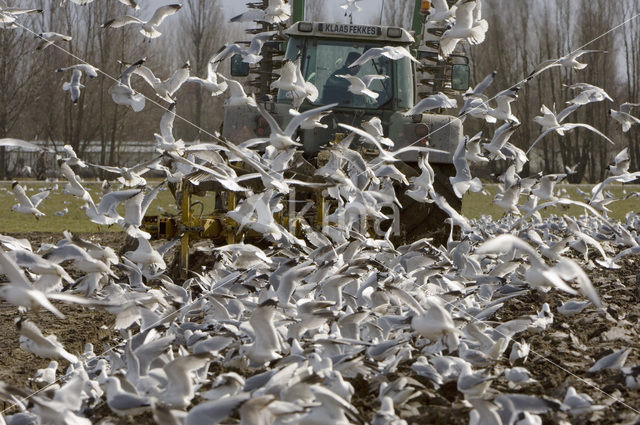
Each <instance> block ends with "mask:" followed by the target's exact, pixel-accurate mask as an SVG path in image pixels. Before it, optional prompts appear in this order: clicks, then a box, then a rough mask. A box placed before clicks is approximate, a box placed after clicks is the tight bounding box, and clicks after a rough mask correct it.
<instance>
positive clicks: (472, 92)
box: [462, 71, 498, 98]
mask: <svg viewBox="0 0 640 425" xmlns="http://www.w3.org/2000/svg"><path fill="white" fill-rule="evenodd" d="M496 75H498V71H493V72H491V74H489V75H487V76H486V77H484V78H483V79H482V81H480V82H479V83H478V84H476V86H475V87H474V88H473V89H472V88H469V89H468V90H467V91H466V92H464V94H463V95H462V97H464V98H467V97H469V96H476V95H479V94H482V93H484V91H485V90H486V89H487V87H489V86H490V85H491V83H493V80H494V79H495V78H496Z"/></svg>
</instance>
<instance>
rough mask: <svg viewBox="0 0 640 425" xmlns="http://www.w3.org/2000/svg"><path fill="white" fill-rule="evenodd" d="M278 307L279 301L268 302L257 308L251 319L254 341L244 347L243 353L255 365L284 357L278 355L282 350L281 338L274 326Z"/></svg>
mask: <svg viewBox="0 0 640 425" xmlns="http://www.w3.org/2000/svg"><path fill="white" fill-rule="evenodd" d="M277 306H278V302H277V301H275V300H266V301H265V302H263V303H261V304H260V305H258V306H257V307H256V308H255V310H254V311H253V314H252V315H251V318H250V319H249V324H250V325H251V328H252V329H253V332H254V340H253V343H252V344H250V345H248V346H244V347H243V351H244V353H245V354H246V355H247V357H248V358H249V359H250V360H251V361H252V362H254V363H257V364H263V363H266V362H268V361H271V360H275V359H279V358H280V357H282V356H281V355H280V354H279V353H278V351H280V348H281V342H280V336H279V334H278V332H277V331H276V328H275V326H274V324H273V318H274V315H275V313H276V307H277Z"/></svg>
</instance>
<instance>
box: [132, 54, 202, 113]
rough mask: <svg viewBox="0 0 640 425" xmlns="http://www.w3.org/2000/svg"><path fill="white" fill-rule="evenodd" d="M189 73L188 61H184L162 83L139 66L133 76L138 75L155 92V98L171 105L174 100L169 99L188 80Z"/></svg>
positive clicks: (151, 72)
mask: <svg viewBox="0 0 640 425" xmlns="http://www.w3.org/2000/svg"><path fill="white" fill-rule="evenodd" d="M190 71H191V64H190V63H189V61H186V62H185V63H184V65H182V66H181V67H180V68H178V69H177V70H175V71H174V73H173V74H172V75H171V77H169V78H167V79H166V80H164V81H162V80H160V79H159V78H158V77H156V76H155V75H154V74H153V71H151V70H150V69H149V68H147V67H146V66H144V65H142V64H140V66H137V67H135V68H134V69H133V71H132V72H133V73H134V74H138V75H140V76H141V77H142V78H143V79H144V80H145V81H146V82H147V83H148V84H149V85H150V86H151V88H153V90H154V91H155V92H156V96H158V97H159V98H160V99H162V100H166V101H167V102H169V103H173V102H174V100H173V99H172V98H171V96H173V94H174V93H175V92H176V91H178V89H179V88H180V87H182V84H184V83H185V81H187V79H188V78H189V73H190Z"/></svg>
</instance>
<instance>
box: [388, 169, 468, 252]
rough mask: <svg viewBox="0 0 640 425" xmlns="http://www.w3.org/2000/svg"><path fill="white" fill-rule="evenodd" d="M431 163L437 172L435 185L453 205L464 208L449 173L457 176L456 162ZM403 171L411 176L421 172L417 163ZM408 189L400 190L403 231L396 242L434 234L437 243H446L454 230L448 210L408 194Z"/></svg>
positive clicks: (410, 240) (456, 208)
mask: <svg viewBox="0 0 640 425" xmlns="http://www.w3.org/2000/svg"><path fill="white" fill-rule="evenodd" d="M412 165H414V164H412ZM416 165H417V164H416ZM431 166H432V167H433V171H434V173H435V181H434V183H433V188H434V189H435V191H436V192H437V193H439V194H440V195H442V196H443V197H444V198H445V199H446V200H447V202H448V203H449V205H451V207H453V208H454V209H455V210H456V211H458V212H460V211H461V210H462V200H461V199H459V198H458V197H457V196H456V194H455V193H454V192H453V187H452V186H451V183H450V182H449V177H452V176H454V175H455V173H456V171H455V167H454V166H453V165H452V164H431ZM411 168H414V167H411ZM401 171H403V172H407V174H406V175H407V177H409V176H411V175H418V171H417V166H416V167H415V169H413V173H411V171H409V170H405V169H402V170H401ZM406 191H407V187H406V186H402V187H401V188H400V190H397V191H396V194H397V196H398V200H399V201H400V203H401V204H402V208H401V210H400V235H398V236H399V237H398V236H396V238H395V239H396V240H395V241H394V242H395V243H411V242H414V241H416V240H418V239H421V238H424V237H429V238H433V243H434V244H435V245H436V246H438V245H439V244H446V242H447V238H448V237H449V231H450V225H449V224H448V223H446V222H445V220H446V219H447V218H449V216H448V215H447V213H445V212H444V211H442V210H441V209H440V208H439V207H438V206H437V205H436V204H435V203H423V202H418V201H416V200H414V199H413V198H411V197H409V196H407V195H406V194H405V192H406Z"/></svg>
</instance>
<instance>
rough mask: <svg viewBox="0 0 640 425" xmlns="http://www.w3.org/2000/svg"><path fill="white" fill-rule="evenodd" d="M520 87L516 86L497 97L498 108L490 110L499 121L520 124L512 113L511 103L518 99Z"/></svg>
mask: <svg viewBox="0 0 640 425" xmlns="http://www.w3.org/2000/svg"><path fill="white" fill-rule="evenodd" d="M519 90H520V86H514V87H511V88H508V89H506V90H503V91H501V92H500V93H498V94H496V95H495V100H496V107H495V108H494V109H490V110H489V114H490V115H491V116H493V117H494V118H495V119H497V120H503V121H510V122H514V123H516V124H519V123H520V121H519V120H518V118H516V116H515V115H513V113H512V112H511V102H513V101H514V100H516V99H517V98H518V91H519Z"/></svg>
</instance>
